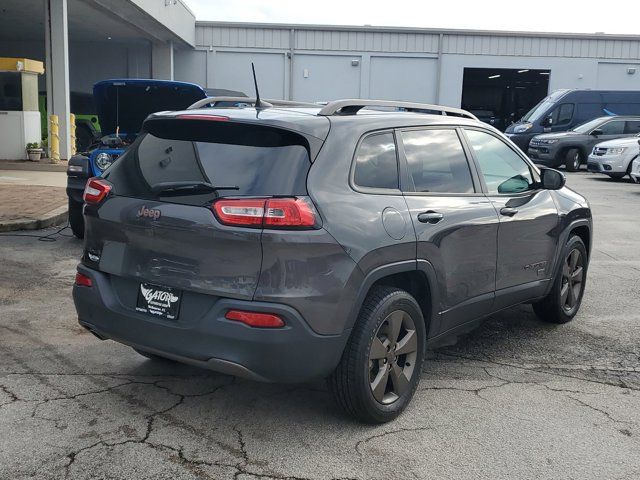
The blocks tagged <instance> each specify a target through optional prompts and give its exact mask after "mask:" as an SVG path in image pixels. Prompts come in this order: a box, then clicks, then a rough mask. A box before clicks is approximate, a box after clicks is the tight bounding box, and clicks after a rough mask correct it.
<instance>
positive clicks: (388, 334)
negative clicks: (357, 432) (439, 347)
mask: <svg viewBox="0 0 640 480" xmlns="http://www.w3.org/2000/svg"><path fill="white" fill-rule="evenodd" d="M425 331H426V328H425V322H424V318H423V316H422V311H421V310H420V306H419V305H418V303H417V302H416V300H415V299H414V298H413V297H412V296H411V295H410V294H409V293H407V292H406V291H404V290H401V289H398V288H394V287H375V288H374V289H373V290H372V291H371V292H370V293H369V295H368V296H367V298H366V300H365V302H364V304H363V305H362V309H361V310H360V314H359V316H358V320H357V321H356V324H355V326H354V328H353V331H352V333H351V337H350V338H349V342H348V343H347V346H346V347H345V350H344V352H343V354H342V359H341V360H340V363H339V364H338V367H337V368H336V370H335V371H334V372H333V373H332V374H331V376H330V377H329V379H328V384H329V389H330V390H331V392H332V393H333V395H334V397H335V399H336V401H337V403H338V404H339V405H340V406H341V407H342V409H343V410H344V411H345V412H347V413H348V414H349V415H351V416H353V417H355V418H356V419H358V420H360V421H362V422H366V423H372V424H378V423H385V422H389V421H391V420H393V419H394V418H396V417H397V416H398V415H400V413H402V411H403V410H404V409H405V408H406V406H407V405H408V404H409V402H410V401H411V398H412V397H413V394H414V393H415V391H416V388H417V387H418V383H419V381H420V374H421V370H422V363H423V362H424V352H425V344H426V340H425V339H426V334H425Z"/></svg>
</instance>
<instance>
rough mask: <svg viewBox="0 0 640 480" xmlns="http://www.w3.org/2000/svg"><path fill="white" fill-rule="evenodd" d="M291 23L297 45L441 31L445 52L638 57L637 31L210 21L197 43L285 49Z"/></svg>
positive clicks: (370, 41) (401, 40) (352, 43)
mask: <svg viewBox="0 0 640 480" xmlns="http://www.w3.org/2000/svg"><path fill="white" fill-rule="evenodd" d="M292 29H293V31H294V33H295V35H294V36H295V39H294V46H293V47H294V48H295V49H296V50H323V51H330V50H333V51H364V52H396V53H403V52H404V53H437V52H438V42H439V37H440V35H441V34H442V37H443V40H442V53H444V54H461V55H513V56H532V57H539V56H543V57H570V58H606V59H621V60H624V59H634V60H636V59H640V36H639V37H638V38H637V39H632V38H630V37H629V38H625V37H617V38H616V37H611V36H594V35H585V36H584V37H580V36H561V35H558V36H554V35H551V34H544V35H539V36H536V35H531V34H491V33H490V32H486V33H484V32H483V33H477V32H464V31H460V32H438V31H431V32H430V31H429V30H424V31H420V30H410V31H407V30H403V29H398V30H393V29H385V30H380V29H374V28H372V29H366V28H361V27H354V28H353V29H348V28H342V27H338V28H328V27H311V26H302V27H301V26H291V27H289V26H264V25H256V26H249V25H247V26H244V25H224V24H215V23H209V22H197V23H196V45H197V46H200V47H209V46H213V47H239V48H269V49H288V48H291V45H290V42H291V30H292Z"/></svg>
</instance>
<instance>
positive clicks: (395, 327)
mask: <svg viewBox="0 0 640 480" xmlns="http://www.w3.org/2000/svg"><path fill="white" fill-rule="evenodd" d="M267 102H268V103H267ZM267 102H263V101H260V102H258V100H257V99H247V100H246V101H243V103H244V104H246V105H248V106H247V107H244V108H226V107H225V108H203V107H204V106H205V105H206V104H207V103H211V102H210V99H205V100H202V101H200V102H196V103H195V104H194V105H192V106H191V108H189V109H187V110H183V111H177V112H159V113H156V114H153V115H151V116H149V117H148V118H147V120H145V122H144V125H143V127H142V133H141V134H140V136H139V137H138V139H137V140H136V142H135V143H134V145H132V146H131V147H130V148H129V149H128V150H127V151H126V152H125V153H124V154H123V155H122V156H121V157H120V158H119V159H118V161H116V162H115V163H114V164H113V166H112V167H111V168H109V169H108V170H107V171H105V172H104V174H103V175H102V176H101V177H98V178H93V179H91V180H90V181H89V182H88V183H87V188H86V190H85V200H86V205H85V208H84V213H85V220H86V238H85V242H84V246H83V248H84V251H83V255H82V259H81V262H80V264H79V265H78V270H77V276H76V282H75V286H74V288H73V298H74V302H75V306H76V310H77V314H78V320H79V323H80V324H81V325H82V326H83V327H85V328H86V329H88V330H89V331H91V332H92V333H93V334H95V335H96V336H97V337H98V338H100V339H102V340H105V339H112V340H115V341H117V342H120V343H122V344H125V345H128V346H130V347H132V348H133V349H135V350H136V351H138V352H139V353H141V354H142V355H143V356H145V357H148V358H151V359H169V360H174V361H180V362H183V363H188V364H192V365H196V366H199V367H203V368H208V369H211V370H214V371H218V372H223V373H227V374H230V375H234V376H239V377H245V378H249V379H253V380H259V381H272V382H306V381H310V380H313V379H321V378H326V377H328V379H329V387H330V389H331V391H332V393H333V394H334V396H335V398H336V400H337V402H338V404H339V405H340V406H342V407H343V408H344V410H345V411H346V412H348V413H349V414H350V415H352V416H354V417H355V418H357V419H359V420H361V421H364V422H369V423H382V422H387V421H390V420H392V419H394V418H395V417H397V416H398V415H399V414H400V413H401V412H402V411H403V410H404V409H405V407H406V406H407V405H408V404H409V402H410V401H411V398H412V396H413V394H414V393H415V391H416V389H417V386H418V382H419V379H420V375H421V372H422V365H423V361H424V360H425V349H426V347H427V345H435V344H437V343H438V342H442V341H443V340H444V341H446V339H450V337H451V335H460V334H462V333H464V332H468V331H469V330H470V329H472V328H474V327H476V326H478V325H479V324H480V322H481V321H482V319H483V318H485V317H486V316H488V315H490V314H492V313H495V312H498V311H502V310H503V309H505V308H507V307H509V306H512V305H516V304H522V303H531V304H533V308H534V311H535V312H536V314H537V315H538V316H539V317H540V318H541V319H542V320H543V321H547V322H552V323H567V322H569V321H571V320H572V319H573V318H574V317H575V315H576V314H577V312H578V309H579V308H580V303H581V300H582V296H583V293H584V286H585V282H586V278H587V269H588V264H589V257H590V252H591V245H592V243H593V242H592V238H591V231H592V219H591V210H590V207H589V204H588V202H587V200H586V199H585V198H584V197H582V196H581V195H579V194H577V193H576V192H574V191H572V190H571V189H569V188H567V187H566V186H565V176H564V175H563V174H562V173H561V172H558V171H557V170H553V169H549V168H538V167H536V166H535V165H533V163H531V161H530V160H529V159H528V158H527V157H526V156H525V155H524V154H523V153H522V152H521V151H520V150H519V149H518V148H516V147H515V146H514V145H513V144H512V143H511V142H510V141H509V140H508V139H506V138H505V137H504V136H503V135H502V134H500V133H499V132H498V131H497V130H496V129H494V128H492V127H490V126H488V125H486V124H484V123H482V122H480V121H479V120H478V119H477V118H475V117H474V116H473V115H472V114H470V113H468V112H466V111H464V110H460V109H457V108H451V107H443V106H436V105H424V104H413V103H403V102H389V101H380V100H336V101H332V102H329V103H328V104H327V105H325V106H322V107H321V106H318V105H314V104H295V103H291V102H284V101H281V100H273V101H271V100H269V101H267ZM382 108H387V109H388V110H387V111H382V110H381V109H382ZM395 108H398V109H401V111H394V110H391V109H395ZM367 109H368V111H367V112H366V114H363V113H365V112H363V110H367ZM438 112H439V113H438ZM436 113H438V114H436ZM247 413H250V412H247Z"/></svg>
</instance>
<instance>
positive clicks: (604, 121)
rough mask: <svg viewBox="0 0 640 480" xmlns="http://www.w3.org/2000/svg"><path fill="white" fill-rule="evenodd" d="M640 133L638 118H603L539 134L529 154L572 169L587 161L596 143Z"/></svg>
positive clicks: (530, 156)
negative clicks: (564, 129) (572, 127)
mask: <svg viewBox="0 0 640 480" xmlns="http://www.w3.org/2000/svg"><path fill="white" fill-rule="evenodd" d="M639 132H640V116H638V117H600V118H595V119H593V120H591V121H589V122H586V123H583V124H582V125H579V126H577V127H576V128H574V129H573V130H570V131H568V132H562V133H545V134H542V135H536V136H535V137H533V139H532V140H531V143H530V144H529V149H528V150H527V154H528V155H529V158H531V159H532V160H533V161H534V162H535V163H537V164H540V165H545V166H547V167H559V166H560V165H564V166H565V167H566V169H567V170H568V171H569V172H575V171H578V170H579V169H580V165H581V164H583V163H586V161H587V158H588V157H589V154H590V153H591V152H592V151H593V147H595V145H596V144H598V143H602V142H604V141H606V140H613V139H616V138H623V137H630V136H633V135H636V134H638V133H639Z"/></svg>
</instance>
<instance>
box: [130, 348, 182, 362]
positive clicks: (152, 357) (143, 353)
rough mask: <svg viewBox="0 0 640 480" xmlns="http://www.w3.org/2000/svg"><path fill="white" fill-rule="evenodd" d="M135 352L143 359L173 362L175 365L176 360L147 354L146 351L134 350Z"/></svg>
mask: <svg viewBox="0 0 640 480" xmlns="http://www.w3.org/2000/svg"><path fill="white" fill-rule="evenodd" d="M134 350H135V351H136V352H137V353H139V354H140V355H142V356H143V357H147V358H148V359H149V360H153V361H154V362H171V363H175V360H171V359H170V358H166V357H162V356H160V355H156V354H155V353H149V352H145V351H144V350H138V349H137V348H134Z"/></svg>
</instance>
